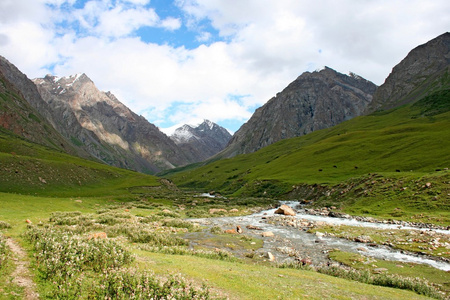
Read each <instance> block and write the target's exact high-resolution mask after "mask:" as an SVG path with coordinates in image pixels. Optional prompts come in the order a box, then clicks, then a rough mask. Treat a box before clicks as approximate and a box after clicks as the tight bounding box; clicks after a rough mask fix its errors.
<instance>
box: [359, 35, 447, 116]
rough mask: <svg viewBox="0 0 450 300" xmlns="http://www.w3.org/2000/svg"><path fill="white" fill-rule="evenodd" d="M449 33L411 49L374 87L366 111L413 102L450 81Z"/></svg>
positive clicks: (443, 86) (445, 85)
mask: <svg viewBox="0 0 450 300" xmlns="http://www.w3.org/2000/svg"><path fill="white" fill-rule="evenodd" d="M449 51H450V33H449V32H446V33H444V34H442V35H440V36H438V37H436V38H434V39H432V40H431V41H429V42H427V43H425V44H423V45H420V46H418V47H416V48H414V49H413V50H411V51H410V52H409V53H408V55H407V56H406V57H405V58H404V59H403V60H402V61H401V62H400V63H399V64H397V65H396V66H395V67H394V68H393V69H392V72H391V73H390V74H389V76H388V77H387V78H386V80H385V82H384V83H383V84H382V85H381V86H380V87H379V88H378V89H377V91H376V92H375V95H374V97H373V101H372V103H371V104H370V105H369V106H368V108H367V112H368V113H370V112H374V111H376V110H386V109H391V108H395V107H398V106H400V105H404V104H407V103H413V102H415V101H417V100H419V99H421V98H423V97H424V96H426V95H429V94H431V93H433V92H435V91H438V90H440V89H442V88H445V87H447V88H448V86H449V85H450V75H449V66H450V52H449Z"/></svg>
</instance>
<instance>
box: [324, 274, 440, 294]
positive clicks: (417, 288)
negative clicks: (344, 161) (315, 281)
mask: <svg viewBox="0 0 450 300" xmlns="http://www.w3.org/2000/svg"><path fill="white" fill-rule="evenodd" d="M317 271H318V272H319V273H323V274H327V275H331V276H334V277H339V278H345V279H349V280H354V281H359V282H362V283H367V284H373V285H379V286H386V287H393V288H398V289H405V290H410V291H414V292H416V293H417V294H420V295H425V296H428V297H432V298H436V299H444V297H443V296H442V294H440V293H439V291H438V290H437V289H436V288H434V287H433V286H432V285H431V284H430V283H429V282H427V281H426V280H424V279H421V278H410V277H402V276H399V275H394V274H373V273H371V272H369V271H367V270H356V269H346V268H341V267H324V268H319V269H317Z"/></svg>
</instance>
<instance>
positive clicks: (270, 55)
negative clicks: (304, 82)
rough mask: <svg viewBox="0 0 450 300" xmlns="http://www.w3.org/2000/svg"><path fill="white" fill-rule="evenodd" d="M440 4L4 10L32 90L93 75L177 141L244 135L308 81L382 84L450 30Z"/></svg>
mask: <svg viewBox="0 0 450 300" xmlns="http://www.w3.org/2000/svg"><path fill="white" fill-rule="evenodd" d="M449 11H450V4H449V1H443V0H434V1H425V0H410V1H407V0H398V1H391V0H377V1H375V0H373V1H371V0H369V1H354V0H341V1H334V0H318V1H309V0H173V1H170V0H82V1H77V0H33V1H29V0H14V1H0V55H2V56H4V57H6V58H7V59H8V60H9V61H11V62H12V63H13V64H15V65H16V66H17V67H18V68H19V69H20V70H21V71H22V72H24V73H25V74H26V75H27V76H28V77H30V78H36V77H43V76H45V75H46V74H48V73H51V74H54V75H57V76H69V75H72V74H75V73H85V74H86V75H87V76H88V77H90V78H91V79H92V80H93V81H94V83H95V84H96V85H97V87H98V88H99V89H101V90H104V91H111V92H112V93H113V94H115V95H116V96H117V98H118V99H119V100H120V101H122V102H123V103H125V104H126V105H127V106H128V107H129V108H131V109H132V110H133V111H135V112H136V113H138V114H142V115H143V116H144V117H146V118H147V119H148V120H149V121H150V122H152V123H154V124H156V125H157V126H159V127H160V128H161V129H162V130H163V131H165V132H166V133H170V131H171V130H173V129H174V128H175V127H177V126H181V125H182V124H185V123H188V124H195V123H199V122H200V121H201V120H203V119H209V120H211V121H213V122H216V123H218V124H220V125H222V126H224V127H226V128H227V129H229V130H230V131H232V132H234V131H236V130H237V129H238V128H239V127H240V126H241V125H242V124H243V123H244V122H246V121H247V120H248V118H250V116H251V115H252V113H253V112H254V110H255V109H256V108H258V107H260V106H261V105H263V104H264V103H265V102H267V101H268V100H269V99H270V98H271V97H273V96H275V95H276V93H278V92H280V91H281V90H282V89H283V88H284V87H286V86H287V85H288V84H289V83H290V82H292V81H293V80H295V78H296V77H297V76H299V75H300V74H301V73H303V72H305V71H314V70H315V69H318V68H321V67H322V66H324V65H326V66H329V67H331V68H333V69H335V70H337V71H339V72H341V73H348V72H350V71H351V72H354V73H356V74H358V75H360V76H362V77H364V78H366V79H368V80H371V81H373V82H375V83H376V84H381V83H383V81H384V79H385V78H386V77H387V76H388V74H389V73H390V71H391V69H392V67H393V66H394V65H395V64H397V63H398V62H400V60H401V59H403V58H404V57H405V56H406V55H407V53H408V52H409V51H410V50H411V49H413V48H414V47H416V46H418V45H419V44H422V43H425V42H427V41H429V40H430V39H432V38H434V37H436V36H438V35H440V34H442V33H444V32H445V31H447V30H448V28H450V19H449V18H450V17H449V14H448V12H449Z"/></svg>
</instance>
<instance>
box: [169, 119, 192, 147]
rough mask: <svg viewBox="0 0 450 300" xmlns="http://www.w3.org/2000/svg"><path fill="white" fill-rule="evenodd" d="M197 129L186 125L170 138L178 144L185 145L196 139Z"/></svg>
mask: <svg viewBox="0 0 450 300" xmlns="http://www.w3.org/2000/svg"><path fill="white" fill-rule="evenodd" d="M195 128H196V127H192V126H191V125H188V124H185V125H183V126H181V127H179V128H177V129H176V130H175V132H174V133H173V134H172V135H171V136H170V138H171V139H172V140H173V141H174V142H175V143H176V144H183V143H187V142H189V140H190V139H192V138H195V132H194V130H195Z"/></svg>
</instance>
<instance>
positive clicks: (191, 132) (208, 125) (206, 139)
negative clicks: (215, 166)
mask: <svg viewBox="0 0 450 300" xmlns="http://www.w3.org/2000/svg"><path fill="white" fill-rule="evenodd" d="M170 138H171V139H172V140H173V141H174V142H175V143H176V144H177V145H178V146H180V147H181V148H182V149H185V151H186V152H189V153H192V155H194V156H195V158H194V159H195V160H196V161H203V160H205V159H207V158H209V157H211V156H213V155H215V154H217V153H219V152H220V151H222V150H223V149H224V148H225V146H226V145H227V144H228V142H229V141H230V139H231V134H230V133H229V132H228V130H226V129H225V128H223V127H221V126H219V125H217V124H216V123H214V122H211V121H209V120H204V121H203V122H202V123H200V124H198V125H183V126H181V127H179V128H177V129H176V130H175V132H174V133H173V134H172V135H171V136H170Z"/></svg>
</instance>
